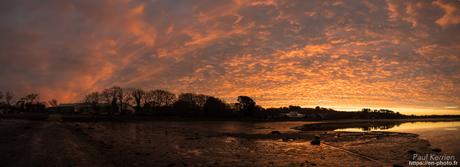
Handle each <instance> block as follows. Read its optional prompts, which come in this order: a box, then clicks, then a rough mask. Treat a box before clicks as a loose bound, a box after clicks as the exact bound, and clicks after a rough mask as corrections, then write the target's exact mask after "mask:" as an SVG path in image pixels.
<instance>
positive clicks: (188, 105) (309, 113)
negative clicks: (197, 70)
mask: <svg viewBox="0 0 460 167" xmlns="http://www.w3.org/2000/svg"><path fill="white" fill-rule="evenodd" d="M13 99H14V94H13V93H12V92H5V93H3V92H0V113H63V114H64V113H67V114H86V115H139V116H148V115H160V116H161V115H164V116H187V117H224V118H226V117H254V118H264V119H312V120H321V119H386V118H415V117H416V116H414V115H411V116H408V115H403V114H400V113H399V112H394V111H392V110H388V109H379V110H372V109H370V108H363V109H362V110H361V111H354V112H341V111H336V110H334V109H330V108H323V107H319V106H317V107H315V108H303V107H300V106H292V105H291V106H289V107H279V108H263V107H261V106H259V105H257V103H256V101H254V99H252V98H251V97H249V96H238V97H237V99H236V101H237V102H236V103H227V102H225V101H224V100H222V99H220V98H218V97H214V96H209V95H204V94H197V93H181V94H179V95H176V94H174V93H172V92H170V91H167V90H162V89H154V90H147V91H146V90H143V89H139V88H121V87H118V86H114V87H111V88H106V89H103V90H101V91H94V92H90V93H88V94H86V95H85V96H84V98H83V99H82V100H81V101H80V102H79V103H68V104H59V103H58V101H57V100H55V99H51V100H49V101H47V102H44V101H40V98H39V94H37V93H30V94H27V95H25V96H23V97H21V98H19V99H18V100H16V101H14V100H13ZM425 117H426V116H425ZM438 117H439V116H438ZM447 117H450V116H447Z"/></svg>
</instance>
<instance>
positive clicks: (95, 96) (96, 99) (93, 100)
mask: <svg viewBox="0 0 460 167" xmlns="http://www.w3.org/2000/svg"><path fill="white" fill-rule="evenodd" d="M101 98H102V95H101V94H99V92H91V93H89V94H87V95H86V96H85V99H84V102H85V103H86V104H88V105H90V106H91V108H92V109H93V110H94V111H98V110H99V109H98V105H99V103H100V101H101Z"/></svg>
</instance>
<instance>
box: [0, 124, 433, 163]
mask: <svg viewBox="0 0 460 167" xmlns="http://www.w3.org/2000/svg"><path fill="white" fill-rule="evenodd" d="M302 124H305V123H289V124H288V125H283V126H279V127H274V124H267V125H264V124H251V123H247V122H243V123H235V122H224V123H222V122H216V121H212V122H191V121H187V122H170V121H157V122H148V123H147V122H127V123H113V122H66V121H62V120H60V119H59V118H49V119H48V121H31V120H16V119H3V120H1V121H0V134H2V135H1V137H0V141H1V142H0V161H1V162H2V165H1V166H393V165H401V166H406V164H407V161H408V159H409V158H410V156H411V154H413V153H414V152H416V153H420V154H422V153H431V152H433V148H431V147H430V143H429V142H428V141H426V140H422V139H419V138H418V137H417V135H415V134H406V133H392V132H368V133H353V132H330V131H329V132H326V131H297V130H293V129H291V128H292V127H295V126H299V125H302ZM275 125H276V124H275ZM270 126H272V127H270ZM315 136H319V137H320V139H321V144H320V145H311V144H310V141H311V140H312V139H313V138H314V137H315Z"/></svg>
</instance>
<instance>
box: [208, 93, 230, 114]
mask: <svg viewBox="0 0 460 167" xmlns="http://www.w3.org/2000/svg"><path fill="white" fill-rule="evenodd" d="M226 106H227V105H226V104H225V102H224V101H223V100H221V99H219V98H216V97H212V96H210V97H208V98H207V100H206V102H205V103H204V105H203V111H204V113H205V114H206V115H223V114H224V112H225V111H226Z"/></svg>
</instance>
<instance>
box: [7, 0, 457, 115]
mask: <svg viewBox="0 0 460 167" xmlns="http://www.w3.org/2000/svg"><path fill="white" fill-rule="evenodd" d="M459 33H460V2H459V1H319V0H318V1H303V0H302V1H299V0H286V1H244V0H233V1H232V0H221V1H214V0H184V1H180V0H174V1H170V0H149V1H147V0H115V1H114V0H100V1H80V0H69V1H61V0H44V1H29V0H15V1H1V2H0V36H1V37H2V38H0V76H1V80H0V88H1V89H2V90H4V91H5V90H13V91H15V92H17V94H18V95H22V94H25V93H27V92H38V93H41V94H42V97H43V98H42V99H43V100H46V99H49V98H57V99H60V100H61V101H64V102H69V101H78V100H79V99H81V97H82V96H83V95H84V94H85V93H88V92H90V91H94V90H99V89H102V88H104V87H110V86H113V85H119V86H122V87H140V88H144V89H153V88H162V89H169V90H172V91H174V92H176V93H177V92H199V93H205V94H210V95H214V96H219V97H222V98H224V99H228V100H229V99H233V98H235V97H236V96H238V95H242V94H244V95H249V96H253V97H255V99H256V100H257V101H258V102H259V103H260V104H261V105H263V106H266V107H269V106H283V105H289V104H296V105H303V106H311V105H325V106H341V107H343V106H358V107H364V106H371V107H387V108H395V107H411V108H433V109H448V110H455V112H458V111H457V110H458V107H455V108H453V107H451V106H459V105H460V89H459V88H458V87H460V35H458V34H459Z"/></svg>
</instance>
